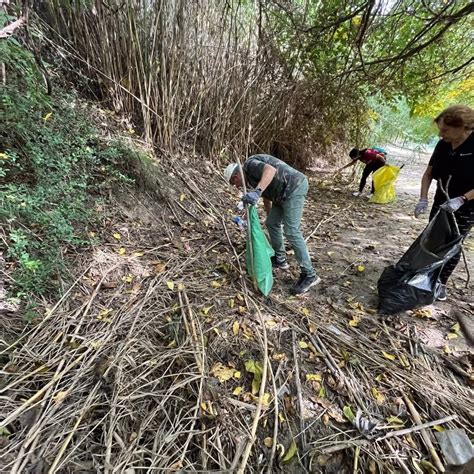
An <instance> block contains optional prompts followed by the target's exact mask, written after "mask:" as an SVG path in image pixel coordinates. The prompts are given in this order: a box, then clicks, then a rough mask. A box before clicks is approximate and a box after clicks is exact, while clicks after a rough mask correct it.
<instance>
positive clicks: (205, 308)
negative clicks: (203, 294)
mask: <svg viewBox="0 0 474 474" xmlns="http://www.w3.org/2000/svg"><path fill="white" fill-rule="evenodd" d="M211 308H212V306H204V307H203V308H201V313H202V314H204V315H205V316H207V313H209V311H210V310H211Z"/></svg>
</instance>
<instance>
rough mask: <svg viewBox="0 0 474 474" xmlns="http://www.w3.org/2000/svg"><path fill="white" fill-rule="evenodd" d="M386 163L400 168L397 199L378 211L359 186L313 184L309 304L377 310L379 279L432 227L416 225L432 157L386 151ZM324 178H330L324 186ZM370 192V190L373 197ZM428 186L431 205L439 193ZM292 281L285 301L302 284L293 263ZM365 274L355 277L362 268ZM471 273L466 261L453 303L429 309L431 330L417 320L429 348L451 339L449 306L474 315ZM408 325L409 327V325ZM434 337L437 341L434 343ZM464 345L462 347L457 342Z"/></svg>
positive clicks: (308, 224)
mask: <svg viewBox="0 0 474 474" xmlns="http://www.w3.org/2000/svg"><path fill="white" fill-rule="evenodd" d="M388 151H389V162H390V163H392V164H397V165H402V164H404V165H405V166H404V167H403V169H402V171H401V173H400V175H399V177H398V180H397V183H396V190H397V196H398V198H397V200H396V201H395V202H393V203H390V204H384V205H378V204H371V203H369V202H368V199H367V198H366V197H359V198H356V197H353V196H352V194H351V192H352V191H353V190H354V189H356V186H355V185H352V186H350V185H349V186H347V185H346V186H342V185H336V184H335V183H332V182H329V181H324V180H322V179H321V174H318V173H314V174H313V175H312V176H311V177H310V182H311V184H310V198H309V199H308V204H307V207H306V209H305V216H304V223H303V227H304V235H305V236H306V237H309V240H308V246H309V250H310V253H311V256H312V258H313V261H314V263H315V266H316V268H317V271H318V273H319V274H320V276H321V278H322V284H321V285H320V286H319V287H318V288H317V289H316V290H314V291H313V293H312V296H309V297H308V300H309V304H318V302H320V301H334V302H336V303H337V304H339V305H346V306H347V304H348V303H351V302H359V303H361V304H362V305H363V306H364V307H365V308H367V309H368V310H370V311H375V309H376V307H377V290H376V287H377V280H378V278H379V276H380V274H381V272H382V271H383V269H384V268H385V267H386V266H387V265H390V264H392V263H394V262H396V261H397V260H398V259H399V258H400V257H401V256H402V255H403V253H404V252H405V250H406V249H407V248H408V247H409V246H410V245H411V243H412V242H413V241H414V240H415V238H416V237H417V236H418V235H419V233H420V232H421V231H422V230H423V228H424V227H425V225H426V223H427V215H425V216H424V217H423V218H420V219H415V218H414V217H413V209H414V206H415V204H416V202H417V200H418V196H419V186H420V179H421V176H422V174H423V171H424V169H425V167H426V164H427V163H428V161H429V157H430V154H429V153H422V154H419V153H415V152H413V151H412V150H408V149H403V148H395V147H388ZM327 177H328V176H327V175H326V176H325V178H326V179H327ZM368 188H369V185H367V191H368ZM434 190H435V186H434V183H433V185H432V187H431V192H430V202H432V197H433V194H434ZM473 244H474V240H473V237H472V235H471V236H469V238H468V239H467V240H466V242H465V246H464V248H465V252H466V256H467V259H468V264H469V266H468V268H469V271H470V274H471V275H473V274H474V245H473ZM292 263H293V266H292V271H291V273H290V274H286V275H282V276H281V277H280V278H279V279H278V281H277V284H276V289H275V290H276V291H277V292H281V293H282V296H283V294H284V292H286V291H287V288H286V286H287V285H290V284H291V281H292V280H293V279H294V278H296V277H297V274H298V269H297V267H296V264H295V263H294V262H292ZM360 266H362V267H364V270H363V271H358V269H357V268H358V267H359V268H361V267H360ZM466 280H467V273H466V269H465V266H464V264H463V262H462V261H461V262H460V264H459V265H458V267H457V269H456V270H455V272H454V274H453V277H452V279H451V281H450V283H449V286H448V292H449V297H448V300H447V301H446V302H444V303H440V302H437V303H435V304H434V305H432V306H430V307H428V308H427V309H428V313H427V314H430V318H428V319H430V320H431V321H430V324H427V323H426V321H423V322H422V323H421V322H420V321H419V320H417V319H416V318H415V320H414V319H413V318H410V319H411V320H412V322H415V323H417V324H418V323H420V324H421V325H422V326H423V327H424V328H425V327H426V326H427V325H428V326H429V327H430V331H431V329H432V330H433V331H434V332H433V334H431V332H432V331H431V332H430V336H433V340H432V341H431V342H430V341H428V342H429V343H431V344H433V345H435V346H442V345H444V343H445V342H446V341H445V339H444V337H445V335H446V332H447V331H448V330H449V328H450V327H451V326H452V324H453V323H454V320H453V319H452V318H450V317H449V316H448V313H449V310H450V308H452V307H458V308H462V309H464V310H465V311H466V312H467V314H470V313H471V312H472V310H473V305H472V302H473V301H474V297H473V294H474V293H473V291H474V290H473V288H474V287H473V284H474V282H473V281H471V282H470V287H469V288H466V287H465V284H466ZM410 319H409V320H410ZM434 336H436V337H434ZM459 343H460V344H463V343H462V342H461V341H459Z"/></svg>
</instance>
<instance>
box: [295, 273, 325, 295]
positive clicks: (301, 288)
mask: <svg viewBox="0 0 474 474" xmlns="http://www.w3.org/2000/svg"><path fill="white" fill-rule="evenodd" d="M320 281H321V278H319V277H318V275H314V276H307V275H305V274H304V273H303V274H301V275H300V278H299V280H298V282H297V283H296V285H295V286H294V287H293V288H292V289H291V290H290V293H291V294H292V295H302V294H303V293H306V292H307V291H308V290H309V289H310V288H311V287H312V286H314V285H317V284H318V283H319V282H320Z"/></svg>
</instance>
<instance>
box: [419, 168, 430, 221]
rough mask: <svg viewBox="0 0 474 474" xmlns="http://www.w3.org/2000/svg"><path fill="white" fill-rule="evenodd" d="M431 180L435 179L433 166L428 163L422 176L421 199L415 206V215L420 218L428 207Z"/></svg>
mask: <svg viewBox="0 0 474 474" xmlns="http://www.w3.org/2000/svg"><path fill="white" fill-rule="evenodd" d="M431 181H433V166H431V165H428V166H427V167H426V170H425V172H424V173H423V177H422V178H421V190H420V200H419V201H418V202H417V204H416V206H415V217H416V218H418V217H419V216H420V215H421V214H424V213H425V212H426V210H427V209H428V191H429V189H430V185H431Z"/></svg>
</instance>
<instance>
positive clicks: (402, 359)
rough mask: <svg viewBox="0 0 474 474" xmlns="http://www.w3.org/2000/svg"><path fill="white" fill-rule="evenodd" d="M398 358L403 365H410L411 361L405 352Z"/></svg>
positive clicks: (407, 366)
mask: <svg viewBox="0 0 474 474" xmlns="http://www.w3.org/2000/svg"><path fill="white" fill-rule="evenodd" d="M398 358H399V359H400V362H401V364H402V367H406V368H409V367H410V362H409V361H408V359H407V358H406V356H405V355H404V354H399V355H398Z"/></svg>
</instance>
